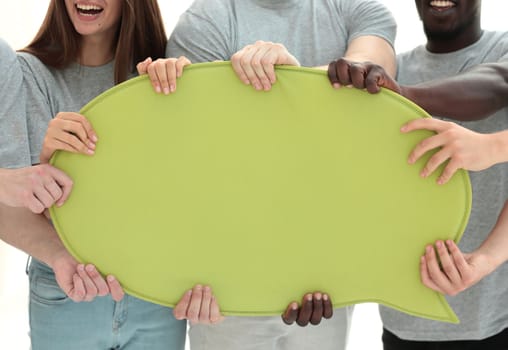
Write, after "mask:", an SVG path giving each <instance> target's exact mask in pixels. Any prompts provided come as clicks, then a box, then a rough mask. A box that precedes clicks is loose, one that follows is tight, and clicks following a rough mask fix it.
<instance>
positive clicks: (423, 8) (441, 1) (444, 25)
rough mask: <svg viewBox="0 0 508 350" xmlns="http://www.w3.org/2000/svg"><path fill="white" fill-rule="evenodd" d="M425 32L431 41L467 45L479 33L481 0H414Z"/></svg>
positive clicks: (475, 38)
mask: <svg viewBox="0 0 508 350" xmlns="http://www.w3.org/2000/svg"><path fill="white" fill-rule="evenodd" d="M415 3H416V7H417V9H418V14H419V15H420V19H421V20H422V21H423V27H424V30H425V34H426V35H427V38H428V40H429V41H430V42H432V41H450V43H449V44H451V45H452V46H454V44H455V43H454V42H453V41H461V42H462V44H464V45H469V44H471V43H472V42H474V41H475V40H477V39H478V37H479V35H480V34H481V4H482V2H481V0H415Z"/></svg>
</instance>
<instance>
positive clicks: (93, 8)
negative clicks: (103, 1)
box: [76, 4, 104, 16]
mask: <svg viewBox="0 0 508 350" xmlns="http://www.w3.org/2000/svg"><path fill="white" fill-rule="evenodd" d="M76 10H77V11H78V13H79V14H80V15H83V16H97V15H98V14H99V13H101V12H102V11H104V9H103V8H102V7H100V6H97V5H84V4H76Z"/></svg>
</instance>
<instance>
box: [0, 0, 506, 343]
mask: <svg viewBox="0 0 508 350" xmlns="http://www.w3.org/2000/svg"><path fill="white" fill-rule="evenodd" d="M106 1H107V0H106ZM240 1H241V0H240ZM303 1H305V0H303ZM48 2H49V1H48V0H16V1H6V0H2V1H1V8H2V10H1V11H0V37H2V38H3V39H5V40H7V41H8V42H9V43H10V44H11V46H12V47H13V48H15V49H20V48H22V47H23V46H25V45H26V44H28V42H29V41H30V40H31V39H32V38H33V37H34V35H35V34H36V32H37V30H38V28H39V26H40V24H41V22H42V19H43V18H44V15H45V13H46V9H47V4H48ZM381 2H383V3H385V4H386V5H387V6H388V7H389V8H390V10H391V11H392V12H393V14H394V16H395V18H396V20H397V22H398V26H399V29H398V35H397V41H396V50H397V52H402V51H406V50H409V49H411V48H413V47H414V46H415V45H417V44H420V43H423V42H424V35H423V32H422V29H421V23H420V21H419V19H418V17H417V14H416V9H415V5H414V2H413V1H410V0H404V1H402V0H382V1H381ZM464 2H465V3H467V0H465V1H464ZM190 3H191V0H178V1H177V0H173V1H171V0H159V4H160V7H161V10H162V14H163V16H164V18H165V22H166V29H167V32H168V34H169V33H170V32H171V29H172V28H173V27H174V25H175V23H176V21H177V20H178V16H179V15H180V13H182V12H183V11H184V10H185V9H186V8H187V6H189V4H190ZM506 13H508V1H501V0H484V1H483V27H484V28H485V29H490V30H507V29H508V26H507V25H506V24H505V23H503V20H504V18H505V14H506ZM25 264H26V255H25V254H23V253H21V252H19V251H17V250H15V249H13V248H11V247H8V246H6V245H5V244H3V243H2V242H0V349H2V350H22V349H23V350H26V349H29V339H28V335H27V333H28V311H27V298H28V296H27V295H28V281H27V278H26V275H25V272H24V271H25ZM380 335H381V322H380V320H379V316H378V314H377V306H376V305H374V304H363V305H359V306H356V309H355V313H354V319H353V325H352V329H351V337H350V343H349V350H364V349H369V350H381V349H382V345H381V341H380ZM92 336H93V335H92ZM87 350H88V349H87ZM89 350H93V349H89Z"/></svg>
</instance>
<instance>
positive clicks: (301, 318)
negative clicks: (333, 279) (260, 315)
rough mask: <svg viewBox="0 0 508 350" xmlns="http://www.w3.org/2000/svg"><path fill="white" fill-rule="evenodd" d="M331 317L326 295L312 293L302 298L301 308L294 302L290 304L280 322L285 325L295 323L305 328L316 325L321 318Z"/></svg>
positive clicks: (328, 298) (331, 311) (330, 305)
mask: <svg viewBox="0 0 508 350" xmlns="http://www.w3.org/2000/svg"><path fill="white" fill-rule="evenodd" d="M332 316H333V305H332V301H331V299H330V297H329V296H328V294H324V293H321V292H314V293H308V294H305V295H304V296H303V298H302V305H301V306H299V305H298V303H297V302H296V301H293V302H291V303H290V304H289V305H288V307H287V309H286V311H285V312H284V314H283V315H282V321H284V323H285V324H287V325H291V324H293V323H294V322H295V321H296V323H297V324H298V325H299V326H301V327H305V326H307V325H308V324H309V323H310V324H312V325H318V324H319V323H320V322H321V320H322V319H323V318H326V319H328V318H331V317H332Z"/></svg>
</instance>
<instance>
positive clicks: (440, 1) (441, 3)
mask: <svg viewBox="0 0 508 350" xmlns="http://www.w3.org/2000/svg"><path fill="white" fill-rule="evenodd" d="M455 6H457V5H456V4H455V2H453V1H450V0H432V1H431V2H430V7H431V8H432V9H434V10H437V11H445V10H449V9H451V8H453V7H455Z"/></svg>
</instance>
